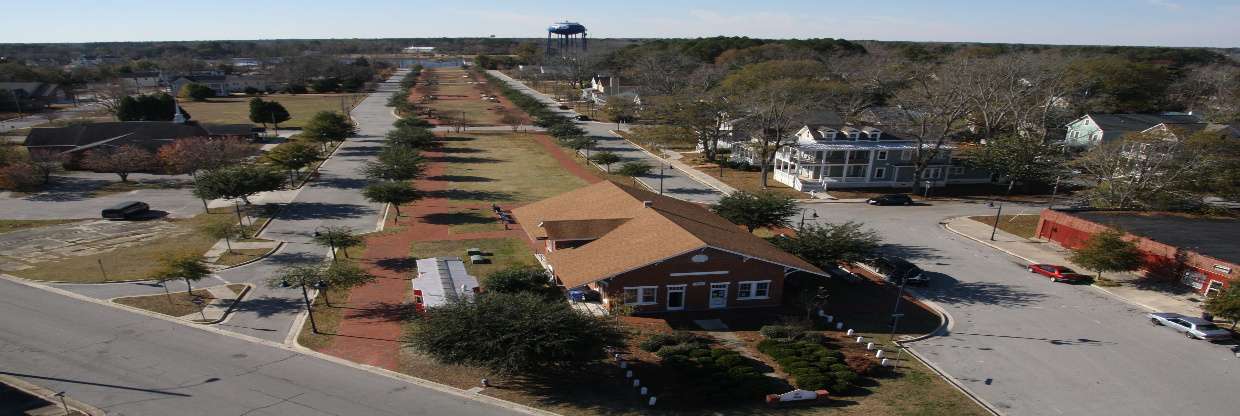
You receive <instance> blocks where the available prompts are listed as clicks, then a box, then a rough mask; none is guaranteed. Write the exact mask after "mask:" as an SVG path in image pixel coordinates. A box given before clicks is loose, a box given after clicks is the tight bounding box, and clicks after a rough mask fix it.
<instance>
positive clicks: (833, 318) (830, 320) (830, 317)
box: [827, 315, 835, 323]
mask: <svg viewBox="0 0 1240 416" xmlns="http://www.w3.org/2000/svg"><path fill="white" fill-rule="evenodd" d="M832 322H835V316H833V315H827V323H832Z"/></svg>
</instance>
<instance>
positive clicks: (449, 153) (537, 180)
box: [429, 132, 586, 204]
mask: <svg viewBox="0 0 1240 416" xmlns="http://www.w3.org/2000/svg"><path fill="white" fill-rule="evenodd" d="M461 136H464V137H450V138H448V139H447V140H446V141H445V142H444V144H443V147H442V150H443V151H444V153H445V155H444V156H443V157H439V158H435V157H432V158H431V159H432V161H435V160H438V161H442V162H447V169H446V172H445V174H444V176H443V177H441V178H436V177H431V178H429V179H432V180H435V179H442V180H444V181H447V182H451V184H450V186H449V189H448V190H445V191H432V192H442V193H443V194H444V195H443V196H446V197H448V198H451V199H454V200H457V201H468V202H481V203H492V202H494V203H501V204H512V203H518V204H520V203H529V202H533V201H538V200H541V199H545V198H548V197H551V196H555V195H559V194H561V193H564V192H567V191H570V190H573V189H576V188H579V187H582V186H585V185H586V182H585V181H583V180H581V179H580V178H578V177H576V176H574V175H573V174H571V173H569V172H568V171H566V170H564V169H563V168H562V167H560V165H559V163H558V162H557V161H556V160H555V158H553V157H551V155H548V154H547V152H546V149H544V148H543V147H542V145H540V144H538V143H537V142H535V141H534V139H533V137H532V136H531V135H530V134H528V133H512V132H502V133H500V132H497V133H489V132H488V133H467V134H463V135H461Z"/></svg>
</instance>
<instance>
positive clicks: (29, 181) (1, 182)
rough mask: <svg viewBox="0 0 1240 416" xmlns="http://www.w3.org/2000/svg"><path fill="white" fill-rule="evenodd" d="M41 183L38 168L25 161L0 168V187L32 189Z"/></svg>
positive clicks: (15, 189)
mask: <svg viewBox="0 0 1240 416" xmlns="http://www.w3.org/2000/svg"><path fill="white" fill-rule="evenodd" d="M42 183H43V177H42V176H41V175H39V172H38V170H36V169H35V168H34V166H31V165H29V164H26V163H14V164H12V165H9V166H5V167H3V168H0V189H6V190H11V191H33V190H35V189H38V187H39V185H40V184H42Z"/></svg>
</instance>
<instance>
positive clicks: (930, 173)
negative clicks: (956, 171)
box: [921, 168, 943, 179]
mask: <svg viewBox="0 0 1240 416" xmlns="http://www.w3.org/2000/svg"><path fill="white" fill-rule="evenodd" d="M942 177H943V171H942V170H940V169H939V168H926V170H923V171H921V178H922V179H939V178H942Z"/></svg>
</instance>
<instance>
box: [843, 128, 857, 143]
mask: <svg viewBox="0 0 1240 416" xmlns="http://www.w3.org/2000/svg"><path fill="white" fill-rule="evenodd" d="M840 132H841V133H844V135H845V136H846V137H848V138H849V139H852V140H857V139H858V138H860V137H861V130H857V129H856V128H853V127H845V128H842V129H840Z"/></svg>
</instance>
